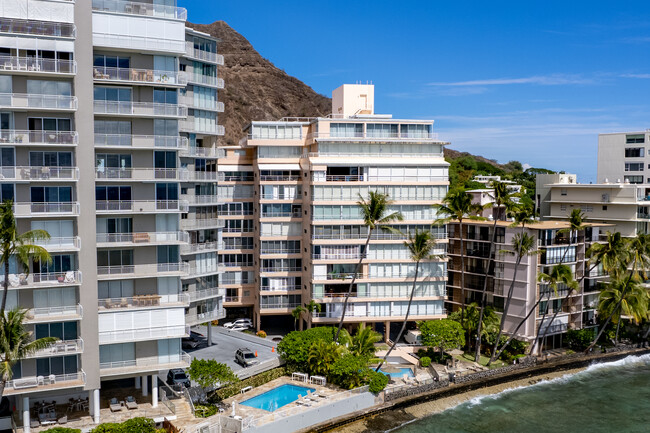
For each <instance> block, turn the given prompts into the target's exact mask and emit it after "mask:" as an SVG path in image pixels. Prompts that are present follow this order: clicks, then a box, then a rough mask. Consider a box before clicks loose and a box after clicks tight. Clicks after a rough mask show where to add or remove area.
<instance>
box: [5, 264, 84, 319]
mask: <svg viewBox="0 0 650 433" xmlns="http://www.w3.org/2000/svg"><path fill="white" fill-rule="evenodd" d="M1 281H4V277H3V276H0V282H1ZM61 284H66V285H71V284H81V272H80V271H67V272H46V273H31V274H29V275H26V274H9V287H21V286H27V287H39V286H52V285H61ZM57 308H58V307H57ZM52 311H54V310H52Z"/></svg>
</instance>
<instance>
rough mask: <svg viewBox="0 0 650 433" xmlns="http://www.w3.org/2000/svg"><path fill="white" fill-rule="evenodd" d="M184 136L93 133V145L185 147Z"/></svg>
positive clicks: (114, 146)
mask: <svg viewBox="0 0 650 433" xmlns="http://www.w3.org/2000/svg"><path fill="white" fill-rule="evenodd" d="M188 145H189V140H188V139H187V138H186V137H178V136H166V135H131V134H95V147H102V148H104V147H107V148H117V149H121V148H128V147H132V148H136V149H187V146H188Z"/></svg>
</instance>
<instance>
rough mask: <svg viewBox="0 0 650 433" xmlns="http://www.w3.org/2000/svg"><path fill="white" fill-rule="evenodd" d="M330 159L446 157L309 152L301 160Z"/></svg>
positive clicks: (437, 155) (421, 154) (379, 153)
mask: <svg viewBox="0 0 650 433" xmlns="http://www.w3.org/2000/svg"><path fill="white" fill-rule="evenodd" d="M319 157H323V158H328V157H342V158H443V157H444V155H443V153H442V152H440V153H382V152H368V153H344V152H309V153H304V154H302V156H301V158H319Z"/></svg>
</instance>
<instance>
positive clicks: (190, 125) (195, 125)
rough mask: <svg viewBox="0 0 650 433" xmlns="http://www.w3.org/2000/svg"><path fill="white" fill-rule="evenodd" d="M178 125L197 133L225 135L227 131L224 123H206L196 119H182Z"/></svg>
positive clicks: (184, 129)
mask: <svg viewBox="0 0 650 433" xmlns="http://www.w3.org/2000/svg"><path fill="white" fill-rule="evenodd" d="M178 127H179V129H180V130H181V131H186V132H196V133H197V134H206V135H225V133H226V129H225V127H224V126H223V125H216V124H208V125H205V124H202V123H199V122H197V121H196V119H190V120H181V121H180V122H178Z"/></svg>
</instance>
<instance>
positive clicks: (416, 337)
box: [404, 329, 422, 344]
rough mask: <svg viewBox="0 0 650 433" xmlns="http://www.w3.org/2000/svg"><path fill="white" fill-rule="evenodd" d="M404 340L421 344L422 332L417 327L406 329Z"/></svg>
mask: <svg viewBox="0 0 650 433" xmlns="http://www.w3.org/2000/svg"><path fill="white" fill-rule="evenodd" d="M404 340H406V342H407V343H408V344H422V334H421V333H420V331H418V330H417V329H415V330H413V331H408V332H407V333H406V335H405V336H404Z"/></svg>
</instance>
